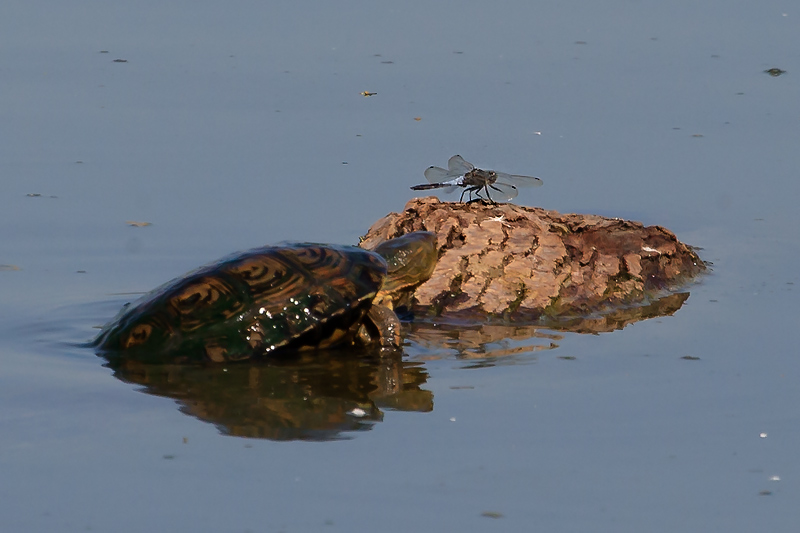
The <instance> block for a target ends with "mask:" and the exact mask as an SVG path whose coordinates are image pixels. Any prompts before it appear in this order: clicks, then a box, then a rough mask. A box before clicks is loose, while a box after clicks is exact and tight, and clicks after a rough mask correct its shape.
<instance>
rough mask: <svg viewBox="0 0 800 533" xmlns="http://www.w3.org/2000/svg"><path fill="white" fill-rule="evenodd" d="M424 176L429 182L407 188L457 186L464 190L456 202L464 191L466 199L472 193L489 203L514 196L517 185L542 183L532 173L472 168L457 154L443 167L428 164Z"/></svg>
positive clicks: (454, 188)
mask: <svg viewBox="0 0 800 533" xmlns="http://www.w3.org/2000/svg"><path fill="white" fill-rule="evenodd" d="M425 177H426V178H427V179H428V181H429V182H430V183H424V184H422V185H414V186H413V187H411V189H412V190H415V191H426V190H429V189H444V190H445V192H448V193H449V192H453V191H455V190H456V188H457V187H461V188H462V189H464V190H463V191H461V199H460V200H459V201H460V202H463V201H464V195H465V194H466V193H469V200H470V201H472V200H473V198H472V195H473V193H474V194H475V195H476V196H477V199H481V200H487V201H489V202H490V203H495V201H498V202H507V201H509V200H511V199H512V198H516V196H517V193H519V190H518V188H519V187H538V186H539V185H541V184H542V180H540V179H539V178H535V177H533V176H519V175H517V174H506V173H505V172H497V171H496V170H481V169H479V168H475V166H474V165H473V164H472V163H469V162H467V161H465V160H464V158H463V157H461V156H460V155H454V156H453V157H451V158H450V159H449V160H448V161H447V169H444V168H440V167H428V169H427V170H426V171H425ZM484 195H485V197H484Z"/></svg>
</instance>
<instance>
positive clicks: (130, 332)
mask: <svg viewBox="0 0 800 533" xmlns="http://www.w3.org/2000/svg"><path fill="white" fill-rule="evenodd" d="M436 259H437V251H436V238H435V236H434V235H433V234H432V233H428V232H415V233H410V234H408V235H404V236H402V237H399V238H396V239H391V240H388V241H385V242H383V243H381V244H379V245H378V246H377V247H376V248H375V250H374V251H367V250H363V249H361V248H358V247H354V246H328V245H321V244H286V245H281V246H274V247H263V248H255V249H253V250H249V251H246V252H242V253H238V254H234V255H232V256H229V257H226V258H224V259H222V260H220V261H217V262H216V263H212V264H210V265H207V266H205V267H201V268H199V269H197V270H194V271H192V272H189V273H188V274H186V275H184V276H183V277H180V278H177V279H175V280H172V281H170V282H168V283H166V284H165V285H162V286H161V287H159V288H157V289H155V290H154V291H152V292H150V293H149V294H146V295H145V296H143V297H142V298H141V299H140V300H138V301H137V302H134V303H133V304H128V305H127V306H126V307H124V308H123V309H122V311H120V314H119V315H118V316H117V317H116V318H115V319H114V320H113V321H112V322H111V323H109V324H107V325H106V326H105V327H104V328H103V330H102V331H101V332H100V334H99V335H98V336H97V338H96V339H95V340H94V341H93V342H92V345H93V346H94V347H95V348H97V349H98V351H99V352H100V353H102V354H103V355H105V356H106V357H108V358H110V359H115V358H123V359H136V360H142V361H148V362H187V361H202V360H210V361H215V362H223V361H235V360H244V359H251V358H254V357H265V356H271V355H275V354H282V353H287V352H292V351H297V350H303V349H314V348H320V349H324V348H333V347H338V346H348V345H363V346H383V347H398V346H399V345H400V343H401V339H400V322H399V320H398V318H397V316H396V314H395V312H394V310H393V309H394V308H396V307H398V306H402V305H404V303H405V302H404V300H407V299H409V297H410V294H411V291H412V290H413V289H414V288H415V287H416V286H417V285H419V284H421V283H422V282H424V281H426V280H427V279H428V278H429V277H430V275H431V273H432V272H433V268H434V266H435V264H436Z"/></svg>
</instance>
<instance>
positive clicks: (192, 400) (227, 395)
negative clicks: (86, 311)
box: [109, 352, 433, 440]
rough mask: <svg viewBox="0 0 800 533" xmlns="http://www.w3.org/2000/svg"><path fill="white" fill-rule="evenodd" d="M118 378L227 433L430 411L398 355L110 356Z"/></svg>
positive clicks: (302, 432)
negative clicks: (183, 359)
mask: <svg viewBox="0 0 800 533" xmlns="http://www.w3.org/2000/svg"><path fill="white" fill-rule="evenodd" d="M109 366H111V367H112V368H113V370H114V375H115V376H116V377H117V378H119V379H120V380H122V381H125V382H129V383H134V384H137V385H141V386H142V387H143V391H144V392H146V393H148V394H153V395H156V396H164V397H168V398H173V399H175V400H176V401H177V402H178V404H179V405H180V410H181V411H182V412H183V413H186V414H188V415H191V416H194V417H196V418H198V419H200V420H203V421H206V422H210V423H212V424H214V425H215V426H216V427H217V428H218V429H219V431H220V432H222V433H224V434H228V435H234V436H239V437H251V438H265V439H273V440H333V439H340V438H344V435H343V433H345V432H350V431H363V430H369V429H370V428H371V427H372V426H373V425H374V424H375V423H376V422H379V421H381V420H382V419H383V412H382V409H395V410H401V411H422V412H425V411H431V410H432V409H433V394H432V393H431V392H430V391H426V390H423V389H421V386H422V385H423V384H424V383H425V381H426V380H427V377H428V375H427V372H426V371H425V369H424V368H422V366H421V364H420V363H415V362H403V361H401V360H400V358H399V357H397V358H377V357H375V358H366V357H364V358H361V357H354V356H353V354H344V353H341V352H317V353H308V354H303V355H301V356H298V357H296V358H293V359H292V360H288V361H287V360H284V361H280V362H275V361H272V362H264V363H244V364H231V365H163V364H160V365H153V364H142V363H136V362H131V361H121V362H115V363H113V365H112V363H109Z"/></svg>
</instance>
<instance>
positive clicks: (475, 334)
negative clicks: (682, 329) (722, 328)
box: [406, 292, 689, 366]
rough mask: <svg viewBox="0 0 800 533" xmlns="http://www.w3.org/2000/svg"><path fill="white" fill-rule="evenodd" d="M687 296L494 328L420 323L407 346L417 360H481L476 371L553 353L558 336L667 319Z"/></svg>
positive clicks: (472, 321) (453, 320)
mask: <svg viewBox="0 0 800 533" xmlns="http://www.w3.org/2000/svg"><path fill="white" fill-rule="evenodd" d="M687 298H689V293H688V292H684V293H674V294H669V295H666V296H664V297H662V298H658V299H656V300H653V301H651V302H648V303H647V304H643V305H635V306H631V307H626V308H619V309H608V310H605V311H602V312H598V311H597V310H592V311H591V312H592V314H588V313H589V312H590V311H589V310H587V315H588V316H580V317H563V316H559V317H555V318H551V319H542V320H540V321H539V322H537V323H536V324H535V325H533V324H524V323H513V322H499V323H494V324H476V317H472V316H468V315H465V316H462V317H452V316H451V317H448V318H446V319H442V320H439V319H436V320H429V321H426V320H419V321H417V322H414V323H411V324H408V325H407V336H406V338H407V340H409V341H411V342H412V343H415V344H417V345H419V347H420V348H421V349H422V351H423V355H422V356H421V358H423V359H431V358H438V357H443V356H445V357H446V356H455V357H458V358H460V359H481V360H483V364H481V365H480V366H490V365H491V364H492V362H491V360H499V359H501V358H508V357H509V356H514V355H516V354H522V353H526V354H530V353H533V352H539V351H542V350H552V349H554V348H558V343H557V341H559V340H561V339H562V338H563V335H561V334H560V332H573V333H595V334H597V333H607V332H611V331H615V330H619V329H622V328H624V327H625V326H627V325H628V324H632V323H634V322H639V321H641V320H646V319H649V318H656V317H660V316H669V315H672V314H674V313H675V312H676V311H677V310H678V309H680V308H681V306H682V305H683V303H684V302H685V301H686V299H687Z"/></svg>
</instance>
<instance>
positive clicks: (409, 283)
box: [373, 231, 439, 303]
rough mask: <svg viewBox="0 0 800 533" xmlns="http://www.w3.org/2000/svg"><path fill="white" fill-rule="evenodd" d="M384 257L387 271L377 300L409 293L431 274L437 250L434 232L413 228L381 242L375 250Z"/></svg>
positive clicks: (434, 265)
mask: <svg viewBox="0 0 800 533" xmlns="http://www.w3.org/2000/svg"><path fill="white" fill-rule="evenodd" d="M373 251H374V252H375V253H377V254H379V255H380V256H381V257H383V259H384V260H385V261H386V264H387V274H386V279H385V280H384V282H383V286H382V287H381V290H380V292H379V293H378V296H377V297H376V300H377V301H378V303H380V302H381V301H383V300H385V299H386V300H392V299H396V298H397V297H398V296H401V295H403V294H408V293H410V292H411V291H413V290H414V289H415V288H416V287H417V286H419V285H421V284H422V283H424V282H425V281H427V280H428V278H430V277H431V274H433V269H434V267H436V260H437V259H438V257H439V256H438V252H437V250H436V235H434V234H433V233H431V232H429V231H415V232H413V233H408V234H406V235H403V236H401V237H397V238H395V239H389V240H388V241H384V242H382V243H380V244H379V245H378V246H377V247H376V248H375V249H374V250H373Z"/></svg>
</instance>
